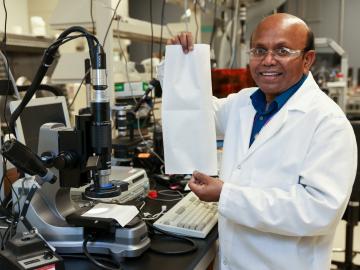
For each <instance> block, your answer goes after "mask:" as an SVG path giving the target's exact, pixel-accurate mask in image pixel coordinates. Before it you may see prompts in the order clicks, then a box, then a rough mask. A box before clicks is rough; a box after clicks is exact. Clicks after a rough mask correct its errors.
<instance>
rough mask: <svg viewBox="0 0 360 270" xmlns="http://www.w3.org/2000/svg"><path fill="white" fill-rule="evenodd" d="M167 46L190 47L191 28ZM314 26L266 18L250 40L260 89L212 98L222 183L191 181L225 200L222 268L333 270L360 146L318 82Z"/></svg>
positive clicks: (199, 177) (202, 178)
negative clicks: (333, 252)
mask: <svg viewBox="0 0 360 270" xmlns="http://www.w3.org/2000/svg"><path fill="white" fill-rule="evenodd" d="M169 44H181V45H182V46H183V50H184V52H185V53H188V52H189V51H191V50H192V49H193V48H192V47H193V43H192V38H191V35H190V34H189V33H182V34H180V35H178V36H177V37H175V38H173V39H171V40H170V42H169ZM314 60H315V51H314V37H313V34H312V32H311V30H310V29H309V27H308V26H307V25H306V24H305V23H304V22H303V21H302V20H301V19H299V18H297V17H295V16H292V15H289V14H275V15H271V16H268V17H266V18H265V19H263V20H262V21H261V22H260V23H259V25H258V26H257V27H256V29H255V31H254V32H253V34H252V37H251V50H250V63H249V65H250V71H251V74H252V76H253V78H254V80H255V82H256V83H257V85H258V88H250V89H244V90H242V91H240V92H239V93H237V94H233V95H230V96H228V97H227V98H225V99H215V98H214V112H215V119H216V125H217V129H218V132H221V133H222V134H223V135H224V147H223V160H222V167H221V171H220V176H219V179H215V178H211V177H209V176H207V175H205V174H202V173H201V172H194V174H193V177H192V179H191V180H190V182H189V186H190V188H191V189H192V191H193V192H194V193H196V194H197V195H198V196H199V197H200V199H202V200H204V201H218V202H219V204H218V205H219V243H220V252H219V257H218V259H219V265H218V266H219V267H220V268H221V269H251V270H262V269H274V270H282V269H284V270H285V269H291V270H295V269H298V270H325V269H326V270H328V269H330V260H331V249H332V241H333V236H334V232H335V229H336V226H337V224H338V222H339V220H340V219H341V217H342V215H343V212H344V210H345V208H346V205H347V202H348V199H349V196H350V193H351V189H352V184H353V181H354V178H355V172H356V165H357V146H356V140H355V136H354V133H353V130H352V127H351V125H350V123H349V121H348V120H347V119H346V117H345V115H344V113H343V112H342V111H341V109H340V108H339V107H338V106H337V105H336V104H335V103H334V102H333V101H332V100H331V99H330V98H329V97H327V96H326V95H325V94H324V93H323V92H322V91H321V90H320V89H319V87H318V86H317V84H316V82H315V81H314V79H313V77H312V75H311V72H310V71H309V70H310V67H311V65H312V64H313V62H314Z"/></svg>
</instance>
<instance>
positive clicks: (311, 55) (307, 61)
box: [304, 50, 316, 74]
mask: <svg viewBox="0 0 360 270" xmlns="http://www.w3.org/2000/svg"><path fill="white" fill-rule="evenodd" d="M315 59H316V53H315V51H314V50H310V51H307V52H305V54H304V73H305V74H306V73H308V72H309V70H310V68H311V66H312V65H313V64H314V62H315Z"/></svg>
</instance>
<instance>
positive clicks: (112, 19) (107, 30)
mask: <svg viewBox="0 0 360 270" xmlns="http://www.w3.org/2000/svg"><path fill="white" fill-rule="evenodd" d="M120 2H121V0H119V1H118V2H117V4H116V7H115V10H114V13H113V16H112V17H111V20H110V23H109V25H108V28H107V29H106V33H105V36H104V41H103V44H102V46H103V47H105V42H106V38H107V36H108V34H109V30H110V28H111V24H112V22H113V21H114V18H115V16H116V11H117V9H118V7H119V5H120Z"/></svg>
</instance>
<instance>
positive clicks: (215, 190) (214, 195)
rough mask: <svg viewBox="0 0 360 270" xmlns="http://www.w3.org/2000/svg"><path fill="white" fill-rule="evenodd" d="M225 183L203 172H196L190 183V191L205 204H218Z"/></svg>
mask: <svg viewBox="0 0 360 270" xmlns="http://www.w3.org/2000/svg"><path fill="white" fill-rule="evenodd" d="M223 184H224V182H223V181H221V180H220V179H217V178H213V177H210V176H208V175H206V174H203V173H201V172H197V171H194V173H193V175H192V177H191V179H190V181H189V187H190V189H191V190H192V191H193V192H194V193H195V194H196V195H197V196H198V197H199V199H200V200H202V201H205V202H217V201H219V198H220V193H221V189H222V186H223Z"/></svg>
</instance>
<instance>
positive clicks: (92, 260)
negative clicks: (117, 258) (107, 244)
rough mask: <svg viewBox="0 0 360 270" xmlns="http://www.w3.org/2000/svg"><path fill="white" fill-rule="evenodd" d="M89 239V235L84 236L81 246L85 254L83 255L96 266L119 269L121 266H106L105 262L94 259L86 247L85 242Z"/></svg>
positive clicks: (108, 269)
mask: <svg viewBox="0 0 360 270" xmlns="http://www.w3.org/2000/svg"><path fill="white" fill-rule="evenodd" d="M89 240H92V239H90V237H89V236H87V237H85V239H84V242H83V245H82V248H83V252H84V254H85V256H86V257H87V258H88V259H89V260H90V261H91V262H92V263H93V264H95V265H96V266H98V267H101V268H103V269H106V270H121V267H120V266H119V267H118V268H114V267H110V266H107V265H105V264H102V263H101V262H99V261H98V260H96V259H95V258H94V257H93V256H92V255H91V254H90V253H89V251H88V249H87V243H88V242H89Z"/></svg>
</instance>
